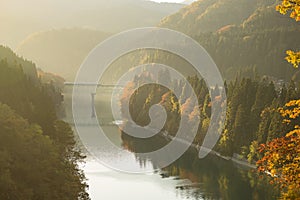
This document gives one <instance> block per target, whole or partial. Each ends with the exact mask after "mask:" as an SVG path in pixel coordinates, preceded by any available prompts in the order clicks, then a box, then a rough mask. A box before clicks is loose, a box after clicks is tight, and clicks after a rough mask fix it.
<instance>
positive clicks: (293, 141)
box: [257, 99, 300, 199]
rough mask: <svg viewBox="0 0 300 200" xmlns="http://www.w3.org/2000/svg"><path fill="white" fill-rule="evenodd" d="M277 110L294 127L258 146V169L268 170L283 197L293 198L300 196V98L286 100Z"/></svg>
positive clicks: (285, 121)
mask: <svg viewBox="0 0 300 200" xmlns="http://www.w3.org/2000/svg"><path fill="white" fill-rule="evenodd" d="M279 111H280V113H281V115H282V117H284V119H283V122H284V123H286V124H287V125H289V124H291V123H293V124H294V129H293V130H291V131H290V132H288V133H287V134H286V135H285V136H284V137H280V138H275V139H273V140H272V141H271V142H269V143H267V144H266V145H265V144H262V145H261V146H260V152H261V153H263V157H262V158H261V159H260V160H259V161H258V162H257V164H258V166H259V167H258V170H259V171H261V172H269V173H270V174H271V176H272V177H273V178H274V180H275V183H278V184H280V185H281V187H282V188H283V189H284V190H283V193H282V196H283V198H285V199H295V198H299V197H300V178H299V177H300V126H299V117H300V99H299V100H293V101H290V102H288V103H287V104H286V105H285V107H284V108H280V109H279Z"/></svg>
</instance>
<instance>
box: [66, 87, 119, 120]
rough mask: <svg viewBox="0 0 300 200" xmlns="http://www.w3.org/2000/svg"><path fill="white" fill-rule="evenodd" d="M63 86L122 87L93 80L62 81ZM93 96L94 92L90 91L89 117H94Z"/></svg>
mask: <svg viewBox="0 0 300 200" xmlns="http://www.w3.org/2000/svg"><path fill="white" fill-rule="evenodd" d="M64 85H65V86H83V87H92V86H97V87H103V88H118V89H123V88H124V86H123V85H113V84H101V83H94V82H76V83H75V82H64ZM95 96H96V93H94V92H91V118H95V117H96V109H95Z"/></svg>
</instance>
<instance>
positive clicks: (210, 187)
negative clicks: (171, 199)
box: [122, 133, 278, 200]
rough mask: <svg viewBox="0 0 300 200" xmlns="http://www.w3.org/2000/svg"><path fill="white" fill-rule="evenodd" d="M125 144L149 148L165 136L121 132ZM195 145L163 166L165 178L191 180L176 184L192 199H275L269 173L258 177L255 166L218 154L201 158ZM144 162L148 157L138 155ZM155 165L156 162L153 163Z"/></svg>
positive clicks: (139, 149) (135, 149)
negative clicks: (144, 139)
mask: <svg viewBox="0 0 300 200" xmlns="http://www.w3.org/2000/svg"><path fill="white" fill-rule="evenodd" d="M122 141H123V147H124V148H126V149H128V150H130V151H132V152H147V151H149V150H151V149H153V148H154V149H155V148H156V147H157V146H161V145H162V144H163V143H166V142H165V141H164V138H162V137H160V136H156V137H153V138H150V139H147V142H141V141H140V140H139V139H135V138H133V137H131V136H128V135H126V134H124V133H123V134H122ZM197 155H198V152H197V151H196V149H193V148H190V149H189V150H188V151H187V152H186V153H185V154H184V155H183V156H182V157H181V158H180V159H178V160H177V161H176V162H174V163H173V164H171V165H169V166H168V167H166V168H164V169H162V170H163V171H162V172H161V173H160V174H161V177H162V178H169V177H176V179H178V180H185V179H188V180H190V183H188V184H182V185H180V184H179V185H177V186H176V187H175V188H176V189H177V190H178V192H179V193H181V195H182V196H185V197H187V198H190V199H230V200H235V199H237V200H240V199H259V200H260V199H276V198H277V197H278V190H276V189H275V188H274V187H273V186H271V185H270V184H268V180H267V177H261V178H259V177H258V174H257V173H256V171H255V170H253V169H248V168H244V167H241V166H238V165H236V164H234V163H233V162H232V161H226V160H223V159H222V158H219V157H216V156H215V155H209V156H207V157H206V158H204V159H202V160H200V159H198V156H197ZM137 160H138V161H139V162H140V163H141V167H143V163H146V162H147V161H149V158H142V157H138V158H137ZM153 165H154V166H155V165H156V163H153Z"/></svg>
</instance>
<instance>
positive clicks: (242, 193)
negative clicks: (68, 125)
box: [65, 89, 277, 200]
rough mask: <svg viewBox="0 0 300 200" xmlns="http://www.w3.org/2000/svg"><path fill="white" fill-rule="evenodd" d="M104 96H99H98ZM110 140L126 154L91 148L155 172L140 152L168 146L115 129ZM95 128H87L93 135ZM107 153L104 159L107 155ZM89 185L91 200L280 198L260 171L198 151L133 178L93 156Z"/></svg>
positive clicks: (100, 105)
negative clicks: (101, 162)
mask: <svg viewBox="0 0 300 200" xmlns="http://www.w3.org/2000/svg"><path fill="white" fill-rule="evenodd" d="M70 94H71V92H70V90H68V89H66V90H65V104H66V110H67V120H70V119H71V101H70ZM98 94H99V95H98ZM109 97H110V96H109V92H108V91H100V92H99V91H98V92H97V96H96V109H97V116H98V118H99V120H101V121H105V122H111V121H112V120H113V119H112V116H111V113H110V102H109V101H108V100H109V99H110V98H109ZM102 128H103V130H104V131H105V133H106V135H107V137H109V139H110V140H111V142H112V143H114V144H115V145H117V146H120V147H122V148H123V149H124V150H125V151H124V153H122V154H121V155H120V154H118V155H114V154H113V153H112V154H107V152H106V153H105V154H104V153H103V152H102V151H101V142H100V141H99V142H98V143H95V142H94V140H95V139H94V138H91V142H92V141H93V143H91V144H92V147H91V148H96V149H98V151H97V153H99V155H101V156H104V157H106V158H109V159H110V160H119V161H120V163H124V165H128V166H130V167H131V168H134V167H136V168H149V169H152V168H153V166H155V163H152V162H151V161H149V160H148V159H146V158H139V157H137V156H136V155H135V152H147V151H149V150H151V149H153V148H155V147H156V146H157V147H159V146H161V145H164V144H165V141H164V139H163V138H160V137H156V138H152V139H150V140H148V141H147V142H142V141H141V140H138V139H135V138H132V137H129V136H127V135H125V134H122V133H121V131H120V130H119V129H118V127H117V126H115V125H106V126H103V127H102ZM93 130H94V127H93V126H90V127H86V132H87V134H89V133H90V132H92V131H93ZM102 154H103V155H102ZM82 168H83V169H84V172H85V174H86V177H87V179H88V184H89V187H90V188H89V194H90V196H91V198H92V200H119V199H132V200H140V199H143V200H177V199H178V200H179V199H180V200H186V199H189V200H194V199H230V200H235V199H236V200H241V199H259V200H260V199H276V197H277V192H276V190H275V189H274V188H273V187H272V186H271V185H269V184H268V182H267V180H266V178H265V177H263V178H258V175H257V174H256V172H255V171H253V170H252V169H248V168H243V167H241V166H239V165H237V164H234V163H232V162H231V161H226V160H223V159H221V158H218V157H216V156H213V155H210V156H207V157H206V158H205V159H202V160H199V159H198V158H197V152H196V150H194V149H190V150H188V151H187V152H186V153H185V154H184V155H183V156H182V157H181V158H180V159H179V160H177V161H176V162H175V163H173V164H172V165H170V166H168V167H166V168H164V169H161V170H159V171H157V172H156V173H149V174H140V175H136V174H128V173H122V172H118V171H114V170H112V169H109V168H107V167H105V166H103V165H102V164H99V163H98V162H97V161H96V160H95V159H94V158H93V157H91V156H88V158H87V160H86V163H85V165H84V166H82Z"/></svg>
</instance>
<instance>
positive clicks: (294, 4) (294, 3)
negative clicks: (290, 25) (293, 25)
mask: <svg viewBox="0 0 300 200" xmlns="http://www.w3.org/2000/svg"><path fill="white" fill-rule="evenodd" d="M276 10H277V11H279V12H280V13H281V14H283V15H285V14H287V13H290V17H291V18H293V19H295V20H296V21H300V0H283V1H282V2H281V4H279V5H277V6H276ZM286 54H287V56H286V58H285V59H286V60H287V61H288V62H289V63H291V64H292V65H293V66H294V67H295V68H298V66H299V64H300V52H299V51H298V52H295V51H291V50H288V51H286Z"/></svg>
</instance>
